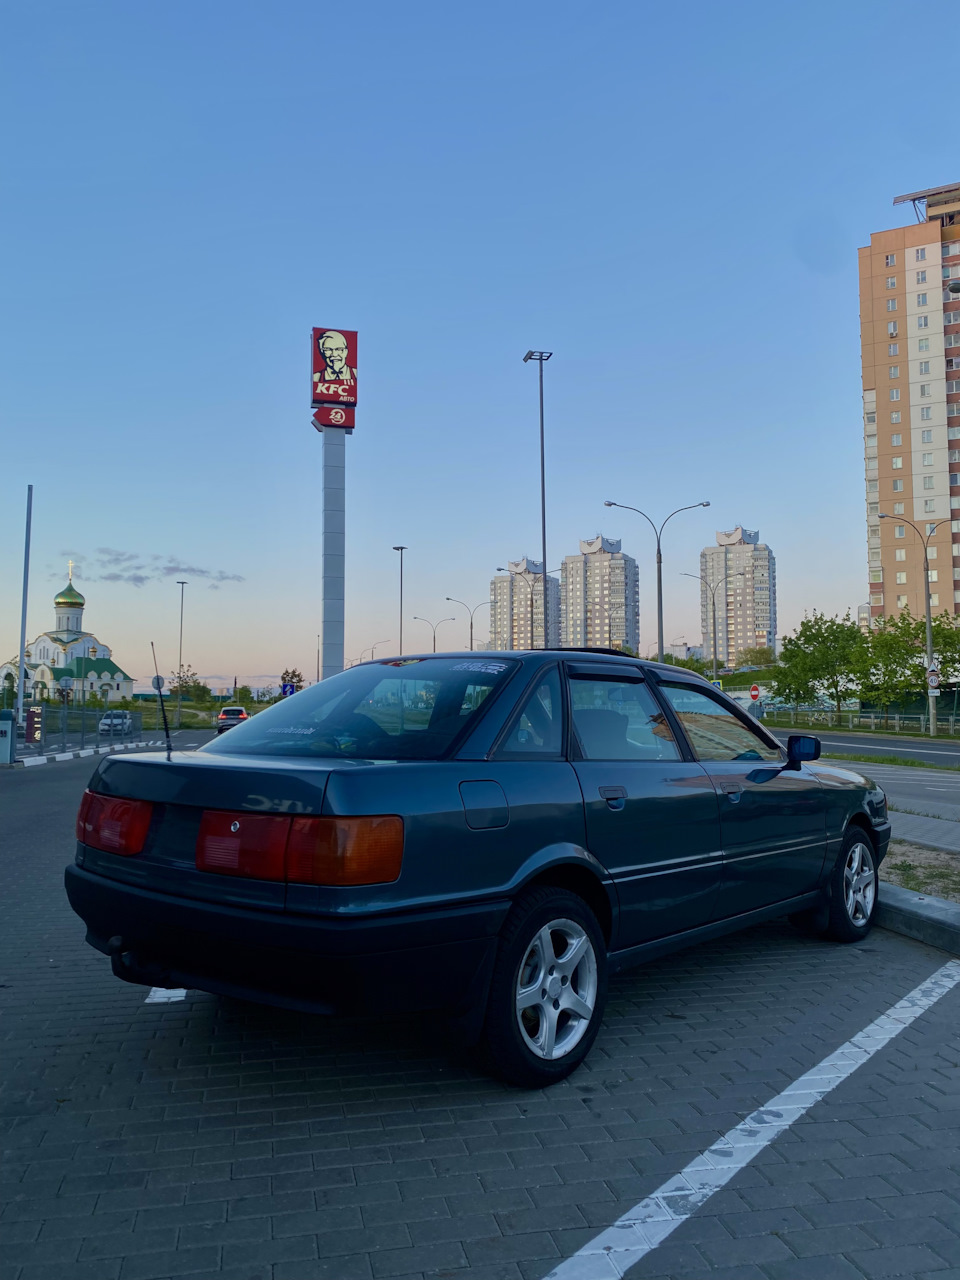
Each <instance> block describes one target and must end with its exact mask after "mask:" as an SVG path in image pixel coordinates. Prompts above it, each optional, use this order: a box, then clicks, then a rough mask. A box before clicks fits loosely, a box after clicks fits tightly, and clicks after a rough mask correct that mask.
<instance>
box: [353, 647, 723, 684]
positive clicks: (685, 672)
mask: <svg viewBox="0 0 960 1280" xmlns="http://www.w3.org/2000/svg"><path fill="white" fill-rule="evenodd" d="M427 658H456V659H458V661H460V662H463V661H464V660H465V659H467V660H470V661H477V662H482V661H485V660H486V659H489V658H514V659H516V658H520V659H533V658H555V659H556V658H575V659H576V661H577V662H583V661H589V660H590V659H591V658H594V659H596V660H597V661H598V662H602V663H603V664H604V665H605V666H606V665H608V664H609V663H610V662H611V661H612V662H622V663H623V665H624V666H625V667H626V666H631V667H636V666H637V665H638V664H639V665H640V666H641V667H643V668H644V669H646V670H650V671H660V672H663V673H664V674H669V675H676V676H680V677H681V678H682V677H686V678H688V679H691V680H705V679H706V677H705V676H701V675H699V674H698V673H697V672H696V671H692V670H691V669H690V668H689V667H678V666H675V665H674V664H673V663H672V662H655V661H653V660H652V659H650V658H632V657H631V656H630V654H629V653H624V652H623V651H622V650H620V649H601V648H579V647H576V646H574V645H570V646H569V647H566V648H557V649H475V650H474V651H473V652H471V651H470V650H469V649H467V650H464V649H454V650H452V651H450V652H446V653H405V654H404V655H403V659H404V660H405V661H407V662H414V661H423V660H425V659H427ZM398 661H400V655H399V654H395V655H393V656H392V657H383V658H373V659H372V660H370V661H368V662H358V663H356V664H355V665H356V666H363V667H371V666H386V665H388V664H389V663H391V662H398Z"/></svg>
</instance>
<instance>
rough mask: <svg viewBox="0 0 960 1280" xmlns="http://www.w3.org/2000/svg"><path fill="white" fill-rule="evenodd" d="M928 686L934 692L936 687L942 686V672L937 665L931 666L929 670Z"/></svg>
mask: <svg viewBox="0 0 960 1280" xmlns="http://www.w3.org/2000/svg"><path fill="white" fill-rule="evenodd" d="M927 688H928V689H929V690H930V692H931V693H933V691H934V689H937V690H939V688H940V672H939V671H938V670H937V668H936V667H931V668H930V670H929V671H928V672H927Z"/></svg>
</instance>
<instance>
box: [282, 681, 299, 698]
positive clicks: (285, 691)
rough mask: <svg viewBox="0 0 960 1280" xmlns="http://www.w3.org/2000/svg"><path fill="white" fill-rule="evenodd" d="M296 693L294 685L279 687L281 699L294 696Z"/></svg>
mask: <svg viewBox="0 0 960 1280" xmlns="http://www.w3.org/2000/svg"><path fill="white" fill-rule="evenodd" d="M296 692H297V686H296V685H295V684H282V685H281V686H280V696H281V698H289V697H290V695H291V694H294V693H296Z"/></svg>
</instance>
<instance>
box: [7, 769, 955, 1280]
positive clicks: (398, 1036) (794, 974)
mask: <svg viewBox="0 0 960 1280" xmlns="http://www.w3.org/2000/svg"><path fill="white" fill-rule="evenodd" d="M94 766H95V762H94V761H91V760H90V759H89V758H85V759H80V760H75V761H66V762H63V763H59V764H51V765H46V766H40V767H36V768H33V769H21V770H11V771H8V772H4V773H0V859H2V867H3V885H4V892H3V894H2V896H0V1052H2V1060H3V1064H4V1078H3V1086H2V1089H0V1133H2V1136H3V1147H4V1148H5V1151H4V1162H5V1163H4V1177H5V1179H6V1180H5V1181H4V1182H2V1183H0V1195H2V1201H0V1204H2V1212H0V1277H2V1280H170V1277H173V1276H181V1275H189V1276H191V1277H193V1280H214V1277H216V1280H389V1278H391V1277H396V1278H398V1280H399V1277H405V1278H406V1280H425V1278H426V1277H427V1276H430V1277H434V1278H436V1277H439V1276H444V1277H446V1278H447V1280H451V1278H453V1280H457V1278H462V1280H544V1278H545V1277H546V1276H548V1275H549V1274H551V1273H552V1272H554V1270H555V1269H559V1268H563V1267H564V1260H566V1259H574V1261H573V1262H572V1263H571V1264H570V1265H569V1266H568V1267H566V1268H565V1269H562V1270H557V1273H556V1274H557V1277H563V1280H570V1278H571V1277H573V1276H574V1275H575V1276H577V1277H578V1278H580V1280H613V1278H614V1277H615V1276H616V1275H619V1274H621V1272H622V1271H624V1270H626V1271H627V1273H628V1276H629V1280H651V1278H652V1277H654V1276H657V1277H666V1276H671V1277H683V1278H684V1280H720V1278H721V1277H722V1278H723V1280H735V1278H736V1280H832V1278H833V1277H836V1278H837V1280H873V1278H874V1277H878V1278H879V1277H885V1276H893V1275H901V1276H917V1277H930V1278H931V1280H933V1277H936V1276H939V1277H941V1280H950V1278H951V1277H953V1276H956V1275H957V1274H958V1272H957V1268H960V1030H958V1028H960V985H957V986H953V987H950V988H949V989H946V987H945V985H944V984H945V983H946V979H944V978H942V977H941V985H940V989H946V994H942V995H941V996H939V997H937V996H936V991H934V996H933V997H931V996H929V992H930V990H931V987H930V980H931V979H932V978H935V976H936V975H937V974H941V975H942V973H943V972H944V971H943V966H944V965H945V963H946V962H947V961H948V957H946V956H945V955H944V954H943V953H941V952H938V951H935V950H933V949H931V948H928V947H925V946H923V945H921V944H919V943H915V942H913V941H911V940H909V939H906V938H902V937H899V936H896V935H893V934H888V933H885V932H883V931H881V930H877V931H875V933H874V934H873V935H872V936H871V937H870V939H869V940H868V941H867V942H866V943H865V944H863V945H861V946H859V947H853V948H851V947H847V948H840V947H838V946H835V945H832V944H828V943H824V942H821V941H818V940H816V939H811V938H808V937H805V936H803V935H801V934H798V933H796V932H795V931H794V930H793V929H792V928H791V927H790V926H789V925H786V924H781V923H776V924H772V925H768V926H764V927H761V928H757V929H752V930H749V931H746V932H744V933H742V934H739V935H736V936H734V937H731V938H727V939H724V940H721V941H719V942H715V943H712V944H707V945H703V946H700V947H697V948H694V949H691V950H689V951H687V952H684V953H681V954H678V955H674V956H670V957H667V958H666V959H663V960H660V961H658V962H656V963H653V964H650V965H648V966H646V967H645V968H642V969H639V970H635V971H633V972H631V973H626V974H623V975H619V976H618V977H617V978H616V979H615V980H614V982H613V983H612V986H611V998H610V1003H609V1006H608V1012H607V1016H606V1019H605V1022H604V1026H603V1029H602V1031H601V1035H600V1038H599V1040H598V1042H597V1044H596V1046H595V1048H594V1050H593V1052H592V1054H591V1057H590V1058H589V1060H588V1062H587V1063H586V1064H585V1065H584V1066H583V1067H582V1068H581V1069H580V1070H579V1071H577V1072H576V1073H575V1074H574V1075H573V1076H572V1077H571V1079H570V1080H569V1081H567V1082H565V1083H564V1084H562V1085H560V1086H557V1087H556V1088H554V1089H551V1090H548V1091H533V1092H528V1091H520V1090H515V1089H509V1088H507V1087H505V1086H502V1085H500V1084H498V1083H496V1082H493V1081H491V1080H489V1079H488V1078H487V1077H486V1076H484V1075H482V1074H481V1073H480V1072H479V1071H478V1070H477V1069H476V1067H475V1066H474V1064H473V1062H472V1061H471V1059H470V1057H469V1055H466V1054H464V1053H463V1052H461V1051H458V1050H456V1049H455V1048H454V1047H453V1046H452V1044H451V1043H450V1041H449V1040H448V1038H447V1036H446V1033H445V1030H444V1028H443V1026H442V1024H441V1023H439V1022H437V1021H436V1020H435V1019H432V1018H429V1017H426V1018H409V1017H405V1018H392V1017H389V1016H387V1017H379V1018H375V1019H374V1018H354V1019H344V1020H342V1021H337V1022H329V1021H325V1020H323V1019H319V1018H312V1017H308V1016H304V1015H300V1014H296V1013H290V1012H286V1011H282V1010H274V1009H268V1008H263V1007H259V1006H255V1005H248V1004H244V1003H242V1002H240V1001H231V1000H225V999H219V998H216V997H213V996H209V995H206V994H204V993H202V992H193V991H191V992H187V993H185V995H184V996H183V997H182V998H181V999H179V1000H175V1001H173V1002H169V1003H167V1002H164V1003H151V1002H149V1001H148V998H147V997H148V993H147V991H146V990H145V989H144V988H139V987H133V986H129V985H126V984H123V983H120V982H118V981H116V980H115V979H114V978H113V976H112V974H111V973H110V968H109V964H108V962H107V960H106V959H105V958H104V957H103V956H101V955H99V954H98V953H96V952H94V951H92V950H91V949H90V948H89V947H87V946H86V945H85V944H84V942H83V927H82V925H81V923H80V921H79V920H77V918H76V917H75V916H73V914H72V913H71V911H70V909H69V907H68V905H67V903H66V901H65V898H64V895H63V889H62V872H63V866H64V864H65V863H66V862H68V861H69V860H70V859H71V858H72V856H73V836H72V827H73V820H74V814H75V812H76V807H77V803H78V800H79V797H80V794H81V792H82V790H83V788H84V786H85V785H86V782H87V780H88V778H89V776H90V772H91V769H92V767H94ZM947 972H948V975H949V974H955V972H956V970H955V969H953V968H951V969H949V970H948V971H947ZM923 984H926V985H923ZM918 986H920V987H921V989H922V991H923V992H926V993H928V994H927V995H926V996H924V998H923V1001H921V1003H922V1006H923V1011H922V1012H921V1013H920V1014H919V1016H918V1017H917V1018H916V1021H914V1022H912V1023H911V1025H909V1027H908V1028H907V1029H906V1030H901V1029H900V1028H901V1027H902V1026H903V1021H902V1018H903V1016H904V1015H896V1014H895V1015H893V1017H892V1018H891V1019H887V1022H888V1023H889V1022H892V1023H893V1024H894V1026H893V1032H891V1034H894V1035H895V1038H894V1039H893V1040H892V1041H889V1042H888V1040H886V1039H884V1036H882V1035H878V1034H877V1032H875V1031H871V1032H870V1034H869V1035H867V1036H865V1037H864V1038H863V1043H866V1044H867V1046H868V1051H867V1052H866V1053H865V1052H864V1051H862V1050H860V1049H857V1048H856V1044H859V1043H861V1042H859V1041H858V1042H856V1043H855V1044H854V1045H853V1047H851V1038H853V1037H856V1036H857V1035H858V1034H859V1033H861V1032H862V1031H864V1030H865V1029H866V1028H867V1027H868V1026H870V1025H872V1024H873V1023H874V1020H875V1019H878V1018H880V1019H883V1018H884V1017H885V1015H886V1014H887V1011H888V1010H890V1009H891V1008H892V1007H893V1006H895V1005H896V1004H897V1002H899V1001H901V1000H902V999H903V998H904V997H905V996H907V995H908V994H909V993H911V992H913V991H914V990H915V989H917V988H918ZM915 1012H916V1005H915V1004H913V1005H912V1006H911V1014H910V1016H912V1013H915ZM898 1017H900V1018H901V1021H898V1020H897V1019H898ZM885 1034H886V1033H885ZM833 1055H836V1057H833ZM851 1055H852V1057H851ZM858 1055H859V1056H858ZM871 1055H872V1056H871ZM828 1057H830V1058H831V1060H832V1061H842V1062H844V1063H846V1064H847V1066H846V1067H844V1071H847V1070H849V1069H850V1064H851V1061H852V1062H853V1063H854V1064H856V1063H857V1062H859V1063H861V1064H862V1065H859V1066H856V1069H855V1070H853V1073H852V1074H851V1075H849V1077H845V1076H842V1078H841V1077H838V1078H840V1083H838V1084H836V1086H835V1087H833V1086H832V1085H831V1084H830V1081H829V1080H827V1082H826V1085H824V1080H825V1078H826V1076H829V1075H830V1071H831V1070H832V1069H831V1068H826V1067H823V1068H817V1064H818V1063H821V1062H823V1060H824V1059H825V1058H828ZM814 1068H817V1070H815V1071H814V1070H813V1069H814ZM811 1071H813V1076H814V1078H815V1079H816V1080H817V1081H819V1082H820V1084H819V1085H818V1086H817V1087H818V1088H819V1087H821V1086H823V1087H826V1088H828V1090H829V1091H828V1092H827V1093H826V1096H822V1095H821V1094H815V1095H811V1094H810V1093H809V1092H806V1093H799V1094H795V1095H794V1096H797V1097H800V1098H803V1099H805V1102H804V1103H803V1105H802V1106H801V1107H800V1108H799V1109H798V1108H797V1107H794V1108H793V1114H797V1115H798V1118H797V1119H796V1120H795V1121H794V1122H793V1123H790V1118H789V1115H787V1116H786V1118H785V1112H784V1111H783V1110H782V1109H780V1110H778V1109H776V1108H774V1109H773V1110H770V1109H767V1105H766V1104H768V1103H770V1102H771V1100H775V1099H776V1098H777V1095H779V1094H780V1093H781V1091H783V1090H784V1089H789V1088H790V1086H791V1085H792V1084H793V1082H795V1081H798V1078H800V1077H801V1076H802V1075H803V1073H807V1072H811ZM805 1078H806V1077H805ZM811 1087H812V1086H811V1085H804V1084H803V1082H802V1080H801V1082H800V1085H799V1088H800V1089H801V1090H803V1089H807V1090H809V1089H810V1088H811ZM813 1096H816V1097H820V1099H821V1100H819V1101H812V1100H811V1099H812V1097H813ZM758 1108H761V1109H762V1110H760V1111H758V1110H757V1109H758ZM808 1108H809V1109H808ZM788 1110H789V1109H788ZM748 1116H750V1117H751V1123H750V1126H749V1128H748V1127H746V1126H744V1127H741V1128H740V1129H737V1128H736V1126H738V1125H741V1122H743V1121H744V1120H745V1118H746V1117H748ZM771 1117H774V1121H773V1123H774V1128H773V1129H772V1130H769V1133H770V1134H771V1135H775V1136H772V1137H771V1138H770V1140H768V1141H767V1142H766V1145H762V1144H760V1143H758V1139H757V1134H758V1133H760V1132H762V1131H763V1126H765V1125H769V1124H771ZM776 1117H779V1119H776ZM778 1126H779V1127H778ZM784 1126H785V1127H784ZM725 1134H726V1135H729V1134H733V1135H734V1137H733V1139H732V1140H730V1141H733V1142H734V1143H736V1142H737V1141H739V1142H746V1143H748V1144H752V1145H751V1146H750V1152H749V1154H750V1155H753V1158H752V1159H751V1160H749V1162H748V1163H745V1161H746V1160H747V1159H748V1156H747V1155H743V1154H742V1155H741V1156H738V1161H739V1163H738V1165H737V1169H738V1171H737V1172H735V1173H733V1174H732V1176H730V1177H729V1179H727V1174H728V1173H729V1172H730V1170H729V1168H728V1169H727V1170H725V1172H724V1177H723V1182H724V1183H725V1185H722V1186H721V1187H720V1189H719V1190H716V1191H715V1193H714V1194H709V1192H710V1189H711V1187H714V1186H720V1183H719V1182H718V1180H717V1178H716V1177H714V1176H713V1175H710V1177H708V1178H707V1179H706V1181H704V1180H703V1179H704V1174H703V1170H704V1168H707V1169H710V1168H715V1165H711V1164H710V1160H713V1161H716V1159H717V1157H716V1156H711V1157H710V1158H709V1159H708V1158H706V1157H702V1156H701V1153H703V1152H705V1151H707V1150H708V1149H715V1148H714V1144H716V1143H717V1142H718V1140H719V1139H721V1136H722V1135H725ZM737 1134H740V1135H741V1136H740V1138H739V1139H738V1138H737ZM751 1134H752V1135H753V1136H752V1137H751V1136H749V1135H751ZM721 1148H722V1153H723V1152H727V1151H728V1146H724V1145H723V1143H722V1142H721ZM754 1152H756V1154H753V1153H754ZM722 1158H723V1155H722V1154H721V1159H722ZM697 1170H699V1172H696V1171H697ZM681 1171H685V1176H684V1178H683V1179H680V1178H679V1177H678V1175H679V1174H680V1173H681ZM698 1179H699V1181H698ZM711 1179H712V1181H711ZM696 1186H700V1187H705V1188H706V1190H702V1189H701V1190H699V1191H695V1190H693V1189H692V1188H693V1187H696ZM668 1213H669V1214H673V1215H674V1216H673V1217H672V1218H671V1220H670V1225H671V1226H675V1228H676V1229H675V1230H674V1231H673V1232H672V1234H670V1235H669V1237H668V1238H666V1239H663V1241H662V1243H659V1244H658V1243H656V1242H657V1241H658V1240H660V1239H661V1236H662V1232H660V1231H659V1229H657V1230H654V1227H651V1226H645V1227H643V1228H638V1229H634V1228H633V1227H629V1226H623V1227H620V1228H618V1229H617V1230H616V1231H614V1232H612V1233H611V1232H609V1231H608V1230H607V1229H608V1228H610V1227H611V1224H613V1223H614V1222H616V1221H617V1220H618V1219H620V1218H621V1216H622V1215H627V1216H628V1217H629V1218H630V1219H631V1221H636V1222H640V1223H648V1222H649V1221H650V1220H651V1219H652V1220H653V1222H654V1224H656V1222H662V1221H663V1219H664V1215H666V1214H668ZM645 1233H646V1234H645ZM610 1238H612V1239H613V1244H612V1245H609V1246H608V1244H607V1243H606V1241H607V1240H608V1239H610ZM639 1240H643V1241H646V1244H645V1245H644V1250H637V1249H636V1242H637V1241H639ZM623 1241H627V1242H628V1246H629V1247H632V1248H634V1249H635V1252H634V1253H630V1254H626V1253H623V1252H620V1253H616V1250H617V1249H622V1248H623V1247H624V1246H623V1244H622V1242H623ZM629 1242H633V1244H632V1245H631V1244H630V1243H629ZM651 1242H653V1243H652V1244H651ZM647 1245H649V1246H650V1247H649V1248H647ZM610 1248H613V1249H614V1251H615V1252H614V1253H613V1254H610V1253H609V1249H610ZM643 1251H645V1254H646V1256H644V1257H641V1256H640V1254H641V1252H643ZM634 1259H638V1260H637V1261H636V1264H635V1265H632V1261H633V1260H634Z"/></svg>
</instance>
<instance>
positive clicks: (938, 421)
mask: <svg viewBox="0 0 960 1280" xmlns="http://www.w3.org/2000/svg"><path fill="white" fill-rule="evenodd" d="M908 201H909V202H912V203H913V207H914V212H915V213H916V215H917V221H916V222H915V223H912V224H911V225H910V226H906V227H895V228H894V229H893V230H892V231H877V232H874V233H873V234H872V235H871V236H870V244H869V246H867V247H866V248H864V249H860V250H859V256H860V351H861V361H862V366H863V441H864V461H865V472H866V508H867V510H866V515H867V577H868V580H869V584H870V586H869V594H870V613H871V615H872V617H873V618H878V617H881V616H886V617H891V616H895V615H896V614H898V613H900V612H901V610H903V609H907V608H909V610H910V612H911V613H912V614H913V615H914V617H917V616H922V615H923V613H924V609H925V599H924V594H925V593H924V586H923V540H924V539H928V545H929V552H928V555H929V571H930V602H931V605H932V607H933V609H934V611H935V612H942V611H943V610H947V611H949V612H951V613H957V612H960V519H956V518H955V517H960V295H958V294H955V293H951V292H950V290H949V285H950V283H951V281H957V280H958V279H960V182H954V183H952V184H951V185H950V186H946V187H936V188H931V189H930V190H928V191H916V192H913V193H912V194H911V195H906V196H898V197H897V198H896V200H895V201H894V204H904V203H906V202H908ZM881 515H884V516H888V517H890V518H889V519H884V520H881V519H880V517H881ZM897 517H902V519H898V518H897ZM911 523H912V524H913V525H915V526H916V531H915V530H914V529H912V528H911V527H910V525H911Z"/></svg>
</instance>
